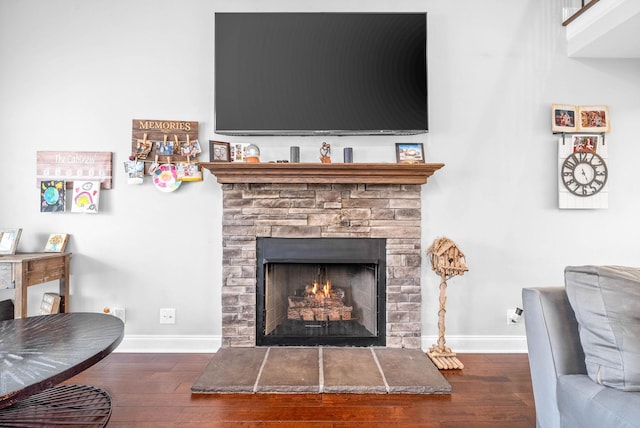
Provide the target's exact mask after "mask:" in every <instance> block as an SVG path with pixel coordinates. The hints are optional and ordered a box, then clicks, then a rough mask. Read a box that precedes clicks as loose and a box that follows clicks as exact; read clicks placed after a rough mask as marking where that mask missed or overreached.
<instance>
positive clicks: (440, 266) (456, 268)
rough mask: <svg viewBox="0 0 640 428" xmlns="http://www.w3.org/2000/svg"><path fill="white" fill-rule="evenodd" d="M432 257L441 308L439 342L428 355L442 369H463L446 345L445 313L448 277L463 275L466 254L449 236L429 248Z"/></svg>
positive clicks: (454, 354) (434, 242)
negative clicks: (438, 285) (437, 281)
mask: <svg viewBox="0 0 640 428" xmlns="http://www.w3.org/2000/svg"><path fill="white" fill-rule="evenodd" d="M427 254H428V255H429V256H430V257H431V267H432V269H433V270H434V272H435V273H437V274H438V275H440V310H439V311H438V333H439V334H438V344H437V345H433V346H432V347H431V348H429V352H427V355H428V356H429V358H431V361H433V363H434V364H435V365H436V367H438V369H440V370H450V369H463V368H464V364H462V362H460V360H459V359H458V357H457V356H456V353H455V352H452V351H451V348H448V347H446V346H444V345H445V343H446V341H445V339H444V315H445V313H446V312H447V311H446V309H445V305H446V302H447V279H449V278H451V277H453V276H455V275H463V274H464V273H465V272H466V271H468V270H469V269H467V265H466V264H465V258H464V254H462V251H460V250H459V249H458V247H457V246H456V244H455V243H454V242H453V241H452V240H451V239H449V238H444V237H443V238H438V239H436V240H435V241H433V244H431V246H430V247H429V249H428V250H427Z"/></svg>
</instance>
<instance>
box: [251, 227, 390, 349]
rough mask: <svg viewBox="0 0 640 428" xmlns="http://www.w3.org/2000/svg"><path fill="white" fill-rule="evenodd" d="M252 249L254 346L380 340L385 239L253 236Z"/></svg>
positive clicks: (354, 343)
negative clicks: (254, 262) (254, 307)
mask: <svg viewBox="0 0 640 428" xmlns="http://www.w3.org/2000/svg"><path fill="white" fill-rule="evenodd" d="M256 255H257V260H256V266H257V292H256V307H257V310H256V315H257V337H256V344H257V345H305V346H308V345H333V346H371V345H375V346H384V345H385V342H386V341H385V338H386V337H385V328H384V326H385V319H386V317H385V312H386V310H385V309H386V275H385V274H384V272H385V271H386V240H385V239H371V238H369V239H360V238H315V239H305V238H257V241H256ZM381 272H382V274H381Z"/></svg>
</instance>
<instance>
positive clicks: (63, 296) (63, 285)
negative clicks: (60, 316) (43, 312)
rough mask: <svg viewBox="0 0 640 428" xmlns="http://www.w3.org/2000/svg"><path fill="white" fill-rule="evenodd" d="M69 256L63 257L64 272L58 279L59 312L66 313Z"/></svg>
mask: <svg viewBox="0 0 640 428" xmlns="http://www.w3.org/2000/svg"><path fill="white" fill-rule="evenodd" d="M70 259H71V255H69V254H67V255H66V256H64V272H63V273H62V276H61V277H60V280H59V281H60V289H59V294H60V312H61V313H67V312H69V265H70Z"/></svg>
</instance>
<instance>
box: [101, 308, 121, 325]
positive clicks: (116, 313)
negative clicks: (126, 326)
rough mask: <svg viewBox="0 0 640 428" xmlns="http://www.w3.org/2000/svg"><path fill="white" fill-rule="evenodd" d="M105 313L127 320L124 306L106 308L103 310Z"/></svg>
mask: <svg viewBox="0 0 640 428" xmlns="http://www.w3.org/2000/svg"><path fill="white" fill-rule="evenodd" d="M102 311H103V312H104V313H105V314H109V315H113V316H114V317H116V318H120V319H121V320H122V322H123V323H124V322H125V311H124V308H104V309H103V310H102Z"/></svg>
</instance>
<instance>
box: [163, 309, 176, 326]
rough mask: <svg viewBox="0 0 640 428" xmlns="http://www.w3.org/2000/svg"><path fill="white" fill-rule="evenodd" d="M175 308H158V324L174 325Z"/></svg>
mask: <svg viewBox="0 0 640 428" xmlns="http://www.w3.org/2000/svg"><path fill="white" fill-rule="evenodd" d="M175 323H176V308H160V324H175Z"/></svg>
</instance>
